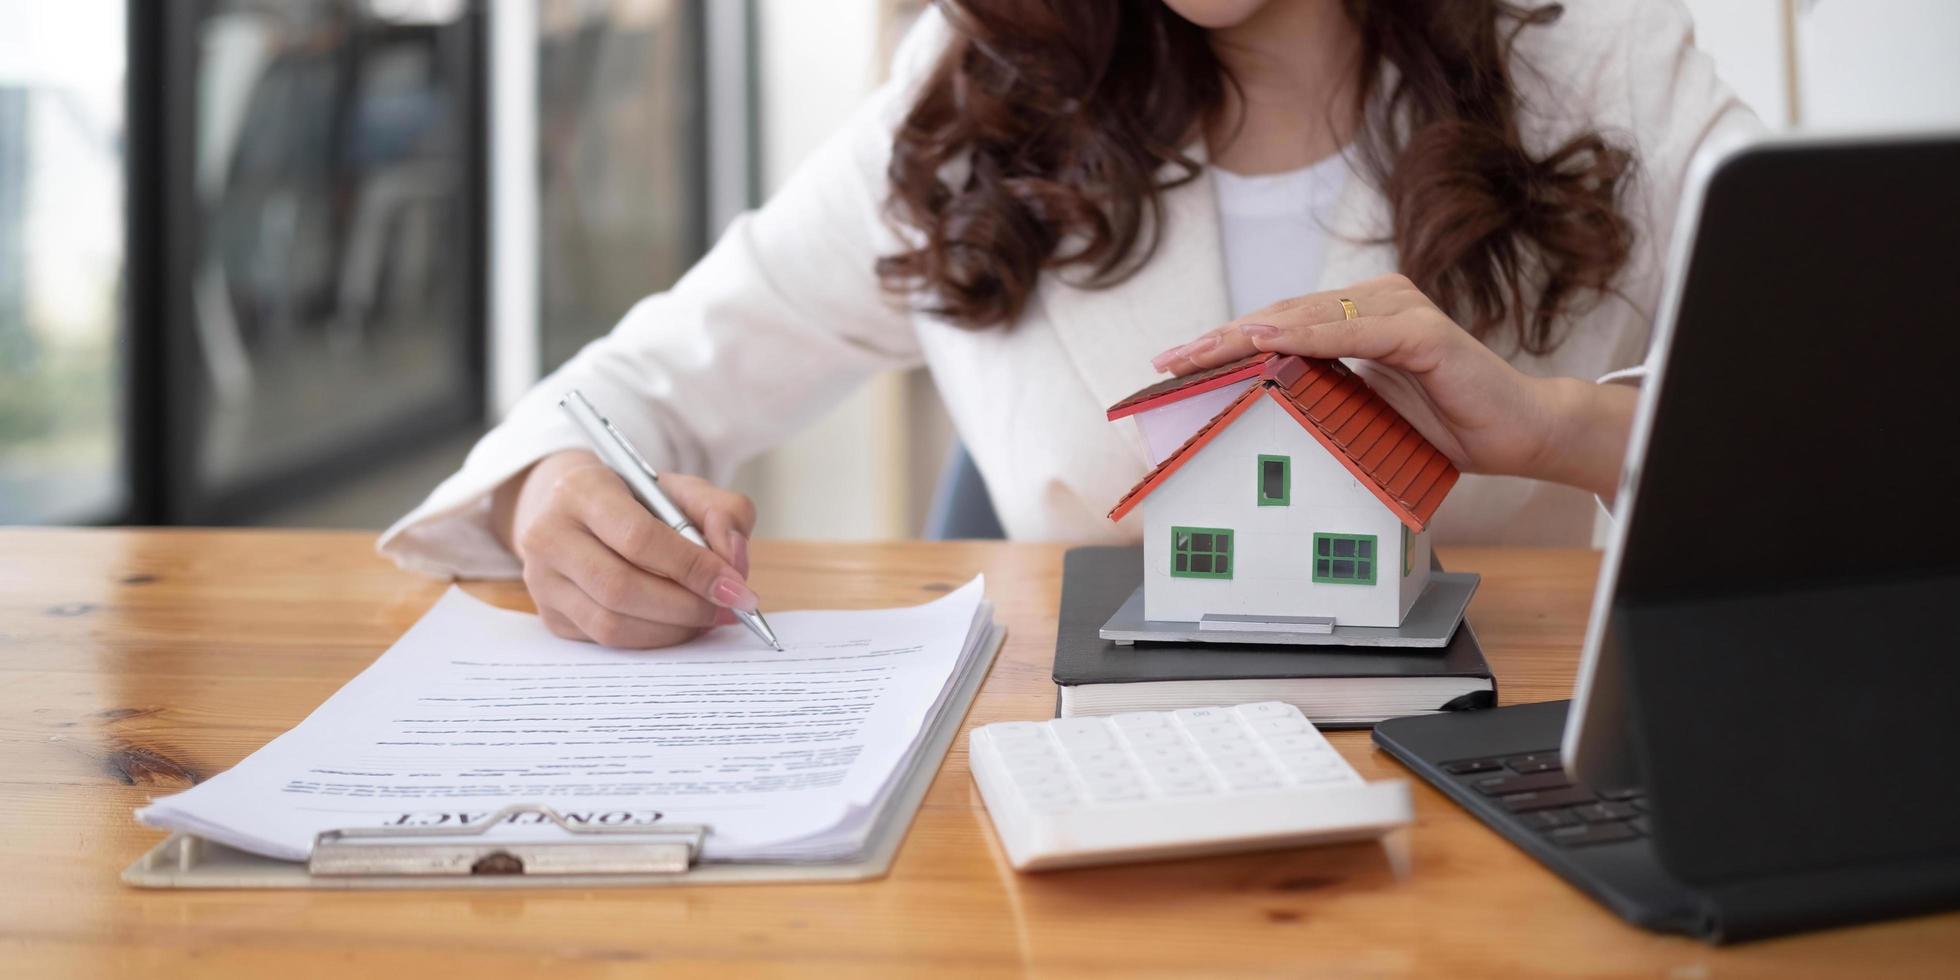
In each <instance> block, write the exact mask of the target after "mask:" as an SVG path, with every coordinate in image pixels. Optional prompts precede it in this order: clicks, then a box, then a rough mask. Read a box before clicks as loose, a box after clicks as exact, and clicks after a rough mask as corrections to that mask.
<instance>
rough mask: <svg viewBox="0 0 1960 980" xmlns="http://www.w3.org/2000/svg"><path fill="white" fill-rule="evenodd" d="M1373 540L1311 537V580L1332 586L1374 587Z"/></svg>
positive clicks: (1347, 536) (1352, 536)
mask: <svg viewBox="0 0 1960 980" xmlns="http://www.w3.org/2000/svg"><path fill="white" fill-rule="evenodd" d="M1375 558H1376V551H1375V536H1374V535H1372V534H1315V535H1314V536H1313V580H1314V581H1315V582H1325V583H1330V584H1334V585H1373V584H1375Z"/></svg>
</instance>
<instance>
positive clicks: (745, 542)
mask: <svg viewBox="0 0 1960 980" xmlns="http://www.w3.org/2000/svg"><path fill="white" fill-rule="evenodd" d="M728 563H729V564H730V565H733V566H735V570H736V571H737V572H740V573H741V575H742V577H743V578H748V577H749V536H748V535H746V534H743V533H742V532H740V531H736V530H733V529H731V530H729V532H728Z"/></svg>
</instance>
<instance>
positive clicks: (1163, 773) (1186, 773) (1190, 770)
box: [1148, 762, 1205, 783]
mask: <svg viewBox="0 0 1960 980" xmlns="http://www.w3.org/2000/svg"><path fill="white" fill-rule="evenodd" d="M1148 772H1149V773H1150V778H1151V779H1154V780H1156V781H1157V782H1158V783H1169V782H1175V781H1177V780H1180V779H1192V778H1196V779H1203V778H1204V776H1205V770H1204V768H1203V767H1201V766H1199V765H1197V764H1196V763H1185V762H1165V763H1161V764H1158V765H1154V766H1151V767H1150V768H1149V770H1148Z"/></svg>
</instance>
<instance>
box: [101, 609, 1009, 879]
mask: <svg viewBox="0 0 1960 980" xmlns="http://www.w3.org/2000/svg"><path fill="white" fill-rule="evenodd" d="M1006 637H1007V628H1006V627H1005V626H1003V625H1001V624H1000V623H999V622H998V621H992V622H990V623H989V625H988V627H987V633H986V635H985V636H984V637H982V638H981V640H980V647H979V650H980V652H979V654H978V655H977V656H975V657H974V658H973V659H972V661H971V662H970V663H969V664H968V666H967V669H966V671H965V672H964V673H962V674H960V675H959V676H958V677H956V678H955V679H954V680H953V682H952V685H951V687H950V694H949V695H948V698H947V708H946V710H945V711H943V712H941V713H940V716H939V719H938V720H937V722H935V723H934V724H933V726H932V727H931V728H930V729H929V730H927V732H926V733H925V735H924V736H923V738H922V739H921V741H920V743H919V745H920V751H919V753H918V754H917V755H916V756H915V757H914V758H913V760H912V763H911V767H910V768H909V769H908V770H906V772H905V773H903V774H902V775H901V776H900V777H899V781H898V783H897V785H896V788H895V789H893V791H892V794H891V797H890V798H889V799H888V800H886V802H885V806H884V809H883V812H881V813H880V814H879V816H878V818H877V820H876V822H875V823H874V824H873V825H872V828H871V832H870V834H868V835H867V836H866V839H865V847H864V850H863V851H862V852H860V853H859V855H858V856H857V857H855V858H852V859H849V860H844V861H834V862H820V863H813V862H795V861H782V862H753V863H735V862H717V861H702V860H700V854H701V844H702V842H704V841H705V840H706V839H707V835H708V834H710V833H712V832H713V828H711V827H706V826H702V825H699V824H672V825H667V826H655V827H640V826H622V827H602V826H578V825H574V824H572V823H570V822H568V821H566V820H565V819H564V818H562V817H561V816H559V815H558V813H557V812H556V811H554V810H552V809H551V808H550V807H548V806H545V805H542V804H536V803H519V804H513V805H511V806H508V807H505V808H504V809H502V810H500V811H498V812H497V813H494V814H492V815H490V816H488V817H485V818H484V819H483V820H481V821H478V822H477V823H474V824H471V825H469V826H467V827H449V828H417V827H401V828H391V827H362V828H351V829H347V830H329V831H325V832H323V833H321V834H320V835H319V836H318V838H316V840H315V843H314V848H313V856H312V858H311V859H310V860H308V861H305V862H300V861H282V860H279V859H278V858H269V857H265V856H263V855H259V854H253V853H250V852H248V851H241V850H238V849H236V848H232V847H227V846H225V845H223V844H219V843H217V842H215V841H209V840H205V839H203V838H201V837H197V836H195V835H193V834H186V833H182V832H178V833H173V834H171V835H170V836H169V837H167V838H165V839H164V840H163V841H162V842H161V843H159V844H157V845H156V846H155V847H153V848H151V849H150V850H149V851H148V852H147V853H145V854H144V855H143V856H142V857H140V858H137V859H136V863H134V864H131V865H130V866H129V867H127V868H125V869H123V873H122V880H123V882H124V883H125V884H128V885H133V886H135V887H137V888H281V889H290V888H313V889H323V890H333V889H339V890H359V889H396V890H400V889H427V888H606V887H619V888H645V887H652V886H671V885H706V884H740V883H766V882H796V881H829V882H842V881H866V880H869V879H873V878H882V877H884V876H885V874H886V873H888V872H889V871H890V870H891V866H892V861H893V860H894V859H895V858H896V857H897V855H898V848H899V845H900V844H901V843H903V842H904V840H905V832H906V830H907V829H909V828H910V827H911V825H912V818H913V817H914V816H915V815H917V813H918V810H919V804H920V803H922V802H923V801H924V800H925V795H926V790H927V789H928V788H930V787H931V786H932V781H933V779H934V778H935V777H936V776H938V774H939V766H940V763H941V762H942V761H943V760H944V759H945V758H946V751H947V749H948V748H950V747H951V746H952V744H953V739H954V738H956V737H957V736H958V735H959V733H960V729H961V727H962V726H963V725H964V724H965V723H966V713H967V711H968V710H969V709H970V708H971V707H972V706H973V699H974V697H975V695H977V694H978V693H979V691H980V685H981V683H982V682H983V681H985V680H986V678H987V672H988V670H989V669H990V668H991V667H992V666H993V663H994V659H995V658H996V657H997V656H999V654H1000V648H1001V643H1002V641H1004V640H1005V639H1006ZM525 814H536V815H539V816H541V817H543V818H544V819H545V821H546V822H548V823H551V824H555V825H556V826H557V827H558V828H559V831H560V832H561V833H562V835H563V836H562V837H561V838H559V839H554V840H548V841H543V842H527V843H524V844H517V843H507V842H499V841H496V840H494V839H490V838H489V837H488V836H487V835H486V834H485V832H486V831H488V830H490V829H491V828H494V827H496V826H499V825H500V824H501V823H502V821H504V820H506V819H508V818H509V817H511V816H513V815H525ZM472 837H482V838H483V839H482V840H479V841H471V840H469V838H472ZM417 838H430V839H429V840H428V841H426V842H424V841H421V840H418V839H417Z"/></svg>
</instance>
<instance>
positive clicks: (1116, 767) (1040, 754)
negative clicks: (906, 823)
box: [986, 701, 1361, 813]
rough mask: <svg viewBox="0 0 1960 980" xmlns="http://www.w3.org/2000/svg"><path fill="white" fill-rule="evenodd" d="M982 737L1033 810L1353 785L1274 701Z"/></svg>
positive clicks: (1294, 714) (1010, 726) (1341, 764)
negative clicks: (995, 752)
mask: <svg viewBox="0 0 1960 980" xmlns="http://www.w3.org/2000/svg"><path fill="white" fill-rule="evenodd" d="M986 730H987V731H988V733H989V735H990V737H991V738H992V740H993V743H994V745H995V747H996V748H997V750H998V751H999V752H1000V755H1001V759H1002V761H1003V762H1004V763H1006V766H1005V768H1006V771H1007V774H1008V777H1009V779H1010V781H1011V782H1012V783H1013V785H1014V786H1015V787H1016V789H1017V790H1018V791H1019V792H1020V793H1021V794H1022V796H1023V798H1024V799H1025V800H1026V801H1027V805H1028V807H1029V809H1030V810H1032V811H1034V812H1037V813H1040V812H1054V811H1058V810H1062V809H1068V808H1073V807H1076V806H1078V805H1080V804H1081V803H1083V802H1092V803H1127V802H1133V801H1142V800H1148V799H1156V798H1190V797H1200V796H1205V795H1208V794H1209V795H1221V794H1230V793H1255V792H1261V791H1270V790H1280V789H1299V788H1306V787H1320V786H1338V785H1344V784H1358V783H1360V782H1361V777H1360V776H1358V775H1356V774H1355V772H1354V769H1353V767H1351V766H1349V765H1348V764H1347V761H1346V760H1345V759H1342V758H1341V756H1340V754H1339V753H1337V752H1335V751H1334V749H1333V747H1332V746H1330V745H1328V744H1327V740H1326V739H1325V738H1323V737H1322V736H1321V734H1320V732H1319V731H1318V730H1317V729H1315V728H1314V727H1313V725H1311V724H1309V723H1308V721H1307V719H1306V717H1305V716H1303V715H1302V714H1301V713H1300V709H1298V708H1296V707H1294V706H1292V705H1290V704H1286V703H1284V702H1279V701H1267V702H1261V703H1259V704H1245V705H1239V706H1237V707H1230V708H1187V709H1185V710H1182V711H1171V712H1136V713H1131V714H1120V715H1114V716H1111V717H1106V718H1062V719H1057V720H1055V721H1051V722H1046V723H1040V724H1037V723H1033V722H1004V723H1001V724H996V725H989V726H987V729H986Z"/></svg>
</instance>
